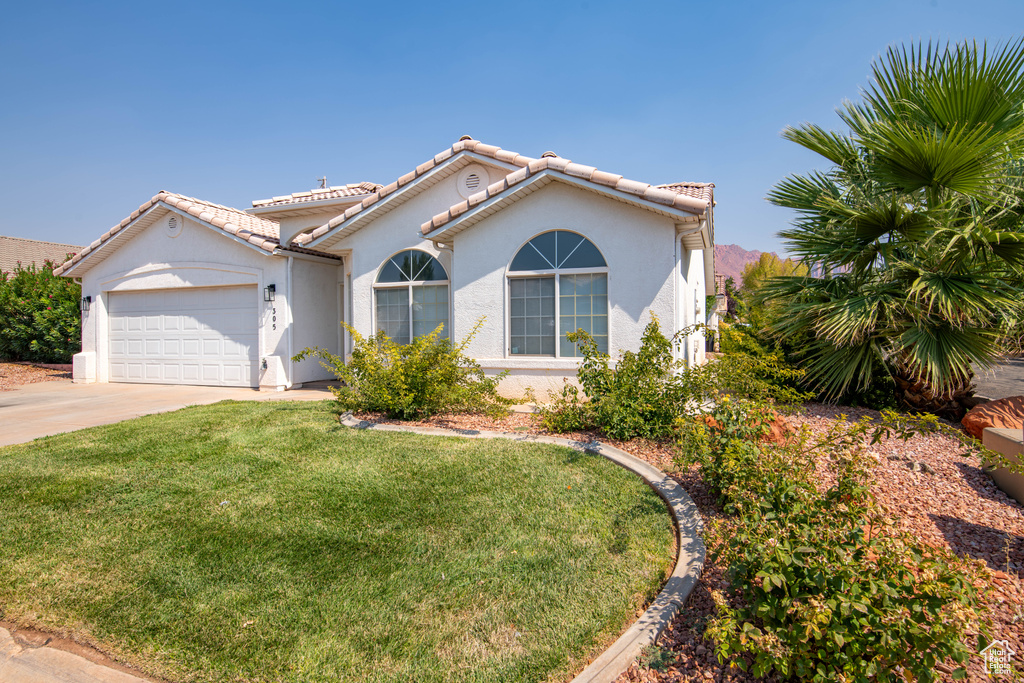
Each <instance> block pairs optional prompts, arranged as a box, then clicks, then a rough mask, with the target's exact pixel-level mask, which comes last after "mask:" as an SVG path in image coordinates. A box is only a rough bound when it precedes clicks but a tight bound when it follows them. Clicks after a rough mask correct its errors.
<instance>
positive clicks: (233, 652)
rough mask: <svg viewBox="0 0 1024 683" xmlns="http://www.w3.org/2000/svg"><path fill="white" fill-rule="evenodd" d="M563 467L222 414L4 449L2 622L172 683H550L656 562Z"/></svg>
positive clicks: (665, 534)
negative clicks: (67, 640) (93, 650)
mask: <svg viewBox="0 0 1024 683" xmlns="http://www.w3.org/2000/svg"><path fill="white" fill-rule="evenodd" d="M672 559H673V558H672V528H671V523H670V521H669V517H668V514H667V512H666V509H665V506H664V505H663V503H662V502H661V500H660V499H659V498H658V497H657V496H656V495H655V494H654V493H652V492H651V491H650V490H649V489H648V488H647V487H646V486H645V485H644V484H643V483H642V482H641V481H640V480H639V479H638V478H637V477H635V476H633V475H631V474H629V473H627V472H625V471H624V470H622V469H620V468H618V467H617V466H615V465H613V464H611V463H609V462H607V461H605V460H604V459H602V458H600V457H596V456H591V455H585V454H581V453H578V452H575V451H572V450H569V449H566V448H560V447H555V446H547V445H540V444H522V443H514V442H507V441H473V440H468V439H457V438H439V437H424V436H417V435H412V434H388V433H374V432H357V431H351V430H346V429H344V428H342V427H340V426H339V425H338V423H337V420H336V415H335V414H334V412H333V409H332V407H331V405H330V404H329V403H327V402H324V403H278V402H274V403H254V402H244V403H238V402H224V403H220V404H216V405H213V406H203V407H195V408H188V409H185V410H181V411H178V412H174V413H167V414H163V415H154V416H149V417H144V418H140V419H137V420H131V421H128V422H123V423H120V424H117V425H110V426H106V427H97V428H94V429H88V430H84V431H79V432H74V433H71V434H66V435H61V436H56V437H49V438H46V439H41V440H38V441H36V442H34V443H31V444H26V445H22V446H11V447H7V448H0V577H2V579H0V618H3V619H5V620H7V621H14V622H18V623H19V624H21V625H23V626H29V625H31V626H35V627H37V628H42V629H45V630H50V631H58V632H63V633H73V634H76V635H78V636H79V637H82V638H84V639H86V640H88V641H91V642H93V643H95V644H97V645H99V646H100V647H101V648H102V649H104V650H106V651H108V652H112V653H115V654H116V655H117V656H118V657H120V658H122V659H124V660H127V661H129V662H131V663H134V664H136V665H138V666H140V667H142V668H143V669H144V670H146V671H148V672H150V673H154V674H158V675H163V676H166V677H168V678H170V679H172V680H176V681H325V680H350V681H364V680H365V681H540V680H559V679H566V678H568V677H569V676H570V674H572V673H573V672H574V671H575V670H576V669H578V668H580V664H579V662H580V661H581V659H582V658H586V657H587V656H589V655H592V654H594V653H596V652H597V651H599V650H600V649H601V648H602V647H603V646H604V645H606V644H608V643H609V642H610V641H611V640H612V639H613V638H614V637H615V636H616V635H617V634H618V633H619V632H620V631H621V629H622V628H623V627H624V626H625V625H626V624H627V623H628V622H629V621H630V620H631V619H632V618H633V616H634V614H635V610H636V608H637V606H638V605H639V604H640V603H642V602H644V601H645V600H647V599H649V598H650V597H651V596H653V595H654V594H655V593H656V592H657V590H658V588H659V587H660V584H661V582H662V581H663V578H664V577H665V576H666V575H667V572H668V571H669V568H670V565H671V563H672Z"/></svg>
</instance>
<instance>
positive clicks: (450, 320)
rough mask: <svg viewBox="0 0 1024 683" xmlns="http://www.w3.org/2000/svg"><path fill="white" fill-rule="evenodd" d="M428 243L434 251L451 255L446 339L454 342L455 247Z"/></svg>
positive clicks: (433, 242) (432, 242) (432, 241)
mask: <svg viewBox="0 0 1024 683" xmlns="http://www.w3.org/2000/svg"><path fill="white" fill-rule="evenodd" d="M430 243H431V244H433V245H434V249H437V250H438V251H447V252H448V253H449V254H451V255H452V259H451V266H450V267H449V268H448V326H449V330H448V339H450V340H451V341H452V343H454V342H455V287H454V285H455V247H452V246H450V245H447V244H441V243H440V242H435V241H434V240H430Z"/></svg>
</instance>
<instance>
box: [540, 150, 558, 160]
mask: <svg viewBox="0 0 1024 683" xmlns="http://www.w3.org/2000/svg"><path fill="white" fill-rule="evenodd" d="M557 157H558V155H557V154H555V153H554V152H552V151H550V150H548V151H547V152H544V153H543V154H541V155H540V158H541V159H549V158H557Z"/></svg>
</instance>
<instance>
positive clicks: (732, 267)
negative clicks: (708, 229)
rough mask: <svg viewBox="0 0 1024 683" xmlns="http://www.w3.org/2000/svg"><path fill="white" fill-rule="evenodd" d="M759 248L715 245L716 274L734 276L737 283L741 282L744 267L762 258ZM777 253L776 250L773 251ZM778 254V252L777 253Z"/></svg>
mask: <svg viewBox="0 0 1024 683" xmlns="http://www.w3.org/2000/svg"><path fill="white" fill-rule="evenodd" d="M762 253H764V252H760V251H758V250H757V249H754V250H752V251H747V250H746V249H744V248H743V247H741V246H739V245H737V244H716V245H715V274H716V275H722V276H724V277H726V278H728V277H732V278H733V280H735V281H736V285H737V286H739V284H740V275H741V274H742V273H743V267H744V266H745V265H747V264H748V263H753V262H754V261H757V260H758V259H759V258H761V254H762ZM771 253H773V254H775V252H771ZM775 255H776V256H778V254H775Z"/></svg>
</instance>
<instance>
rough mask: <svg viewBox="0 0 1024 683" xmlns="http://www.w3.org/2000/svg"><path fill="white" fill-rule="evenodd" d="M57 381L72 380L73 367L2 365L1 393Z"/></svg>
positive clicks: (22, 364)
mask: <svg viewBox="0 0 1024 683" xmlns="http://www.w3.org/2000/svg"><path fill="white" fill-rule="evenodd" d="M57 379H71V366H70V365H49V366H36V365H26V364H24V363H0V391H10V390H11V389H15V388H17V387H20V386H22V385H24V384H34V383H35V382H50V381H53V380H57Z"/></svg>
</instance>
